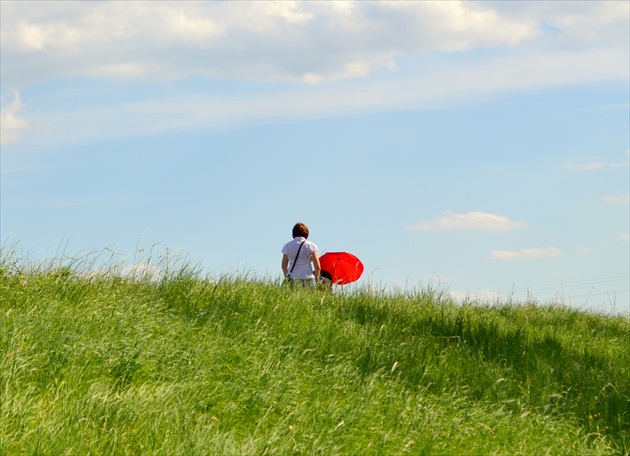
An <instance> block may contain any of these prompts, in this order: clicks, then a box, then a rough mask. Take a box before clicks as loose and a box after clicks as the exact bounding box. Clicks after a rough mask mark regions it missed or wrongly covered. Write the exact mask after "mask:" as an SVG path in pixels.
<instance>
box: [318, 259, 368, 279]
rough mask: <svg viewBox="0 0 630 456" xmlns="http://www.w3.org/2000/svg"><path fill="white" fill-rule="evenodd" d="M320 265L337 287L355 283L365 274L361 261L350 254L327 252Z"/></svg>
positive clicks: (320, 260)
mask: <svg viewBox="0 0 630 456" xmlns="http://www.w3.org/2000/svg"><path fill="white" fill-rule="evenodd" d="M319 263H320V265H321V267H322V270H323V271H326V272H328V273H329V274H330V275H331V276H332V279H331V280H332V283H334V284H337V285H345V284H346V283H351V282H354V281H356V280H358V279H359V277H361V274H363V263H361V260H359V259H358V258H357V257H355V256H354V255H352V254H351V253H348V252H327V253H325V254H323V255H322V256H321V257H320V258H319Z"/></svg>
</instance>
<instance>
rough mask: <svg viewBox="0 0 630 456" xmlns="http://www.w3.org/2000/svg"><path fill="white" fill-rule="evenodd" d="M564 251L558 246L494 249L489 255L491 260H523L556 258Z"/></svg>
mask: <svg viewBox="0 0 630 456" xmlns="http://www.w3.org/2000/svg"><path fill="white" fill-rule="evenodd" d="M562 255H563V253H562V251H561V250H560V249H558V248H557V247H541V248H534V249H521V250H517V251H513V250H493V251H492V252H490V256H489V257H488V258H489V259H491V260H522V259H536V258H555V257H559V256H562Z"/></svg>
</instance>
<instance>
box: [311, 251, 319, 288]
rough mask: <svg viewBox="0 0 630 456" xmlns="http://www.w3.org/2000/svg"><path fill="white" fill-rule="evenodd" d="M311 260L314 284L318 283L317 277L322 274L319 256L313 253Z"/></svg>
mask: <svg viewBox="0 0 630 456" xmlns="http://www.w3.org/2000/svg"><path fill="white" fill-rule="evenodd" d="M311 258H312V260H313V268H314V269H315V282H317V283H319V276H320V274H321V272H322V267H321V265H320V264H319V255H317V252H313V255H312V257H311Z"/></svg>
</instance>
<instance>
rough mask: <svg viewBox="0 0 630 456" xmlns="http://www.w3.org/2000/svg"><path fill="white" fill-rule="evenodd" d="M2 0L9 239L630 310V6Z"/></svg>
mask: <svg viewBox="0 0 630 456" xmlns="http://www.w3.org/2000/svg"><path fill="white" fill-rule="evenodd" d="M0 8H1V48H0V51H1V54H0V65H1V70H0V75H1V88H0V90H1V96H2V114H1V136H0V137H1V154H0V156H1V162H0V164H1V170H0V171H1V174H0V177H1V188H0V190H1V195H0V203H1V207H0V216H1V217H0V218H1V221H0V231H1V232H0V235H1V237H2V239H1V242H2V246H3V250H4V251H5V253H6V252H7V251H9V250H17V251H18V252H19V255H20V256H22V257H24V258H26V257H28V258H34V259H38V261H46V260H49V259H51V258H58V257H69V258H88V257H90V258H92V257H97V258H107V259H108V260H107V261H114V262H119V263H120V264H124V265H125V267H127V268H131V270H133V268H137V267H139V266H137V265H138V264H143V263H144V264H146V263H148V262H151V261H153V262H156V264H157V266H156V267H157V268H159V267H164V264H165V263H164V261H161V260H159V259H160V258H170V259H172V260H169V261H176V260H177V261H181V262H182V263H187V264H193V265H197V266H196V267H198V268H200V269H201V270H202V271H203V273H204V274H208V275H210V276H217V277H220V276H223V275H231V276H239V277H240V276H245V277H255V278H262V279H265V280H267V279H269V280H276V279H279V278H280V276H281V269H280V262H281V258H282V255H281V253H280V250H281V248H282V246H283V245H284V243H286V242H288V241H289V240H290V238H291V228H292V227H293V225H294V224H295V223H296V222H303V223H306V224H307V225H308V226H309V228H310V237H309V239H310V240H311V241H313V242H314V243H315V244H316V245H317V246H318V248H319V253H320V255H321V254H323V253H325V252H327V251H328V252H335V251H348V252H351V253H353V254H354V255H356V256H357V257H359V258H360V259H361V260H362V262H363V264H364V266H365V272H364V274H363V276H362V277H361V279H360V280H359V281H358V282H356V283H355V284H353V285H349V286H348V287H358V288H361V289H365V288H369V289H373V290H377V291H395V292H403V293H407V292H409V293H415V292H416V291H418V290H424V289H426V288H431V289H434V290H439V291H440V292H444V293H448V294H449V295H450V296H451V297H453V298H454V299H457V300H461V301H464V302H465V301H481V302H491V303H501V302H527V301H529V300H536V301H537V302H539V303H551V302H553V303H559V304H563V305H568V306H572V307H575V308H578V309H581V310H589V311H591V310H593V311H597V312H613V313H622V314H627V315H629V316H630V296H629V289H630V284H629V280H630V279H629V275H630V271H629V255H630V246H629V232H630V228H629V224H630V209H629V207H630V200H629V185H630V184H629V181H630V179H629V174H630V171H629V153H630V114H629V112H630V89H629V85H630V84H629V83H630V74H629V73H630V57H629V55H630V25H629V24H630V3H628V2H626V1H575V2H572V1H523V2H520V1H505V2H500V1H466V2H460V1H448V2H433V1H414V2H404V1H403V2H387V1H385V2H378V1H374V2H370V1H339V2H333V1H327V2H317V1H308V2H306V1H305V2H292V1H276V2H246V1H240V2H184V1H177V2H166V1H164V2H153V1H131V2H116V1H65V2H63V1H41V2H37V1H7V0H2V2H0ZM156 259H158V260H157V261H156ZM166 264H168V262H167V263H166Z"/></svg>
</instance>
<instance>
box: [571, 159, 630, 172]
mask: <svg viewBox="0 0 630 456" xmlns="http://www.w3.org/2000/svg"><path fill="white" fill-rule="evenodd" d="M629 164H630V160H629V159H626V160H624V161H606V160H603V159H602V158H600V157H587V158H584V159H583V160H581V161H579V162H569V163H565V165H564V167H565V169H567V170H569V171H599V170H604V169H616V168H627V167H628V165H629Z"/></svg>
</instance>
